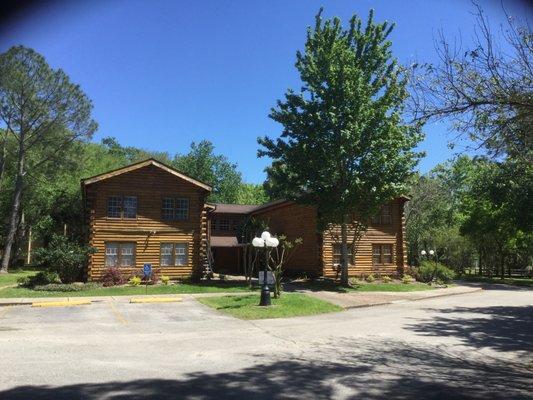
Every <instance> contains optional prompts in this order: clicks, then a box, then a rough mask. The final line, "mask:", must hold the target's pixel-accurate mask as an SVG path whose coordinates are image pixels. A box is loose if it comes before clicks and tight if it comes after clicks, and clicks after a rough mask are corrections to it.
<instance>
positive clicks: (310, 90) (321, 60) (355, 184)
mask: <svg viewBox="0 0 533 400" xmlns="http://www.w3.org/2000/svg"><path fill="white" fill-rule="evenodd" d="M321 14H322V10H320V12H319V13H318V15H317V16H316V23H315V26H314V28H313V29H312V28H309V29H308V32H307V41H306V43H305V50H304V51H303V52H298V53H297V60H296V68H297V69H298V72H299V74H300V79H301V81H302V84H303V86H302V89H301V90H300V92H295V91H293V90H288V91H287V93H286V95H285V99H284V100H283V101H278V103H277V107H276V108H275V109H272V112H271V114H270V117H271V118H272V119H273V120H274V121H276V122H279V123H280V124H281V125H283V132H282V134H281V137H279V138H278V139H276V140H273V139H270V138H268V137H264V138H261V139H259V144H260V145H261V146H262V147H263V148H262V149H260V150H259V152H258V154H259V156H268V157H271V158H272V160H273V162H272V165H271V166H270V167H269V168H268V169H267V173H268V179H269V182H270V183H271V188H273V189H274V191H275V193H274V195H277V196H276V197H286V198H289V199H292V200H295V201H297V202H300V203H304V204H312V205H315V206H317V208H318V213H319V217H320V221H321V222H322V223H321V225H322V227H324V226H325V225H326V224H329V223H334V224H340V226H341V253H342V274H341V281H342V283H343V284H345V285H347V284H348V248H347V241H348V227H349V226H350V225H351V226H353V227H354V230H355V232H356V233H355V235H354V236H355V238H356V239H355V240H354V244H357V243H356V242H357V241H358V240H359V238H360V237H361V236H362V234H363V233H364V232H365V230H366V228H367V226H368V221H369V220H370V218H371V217H372V215H374V214H375V213H376V212H377V210H378V209H379V207H380V206H381V205H382V204H383V203H385V202H386V201H389V200H391V199H392V198H394V197H395V196H398V195H399V194H401V193H405V190H406V185H405V183H406V181H407V179H408V178H409V176H410V175H411V173H412V169H413V168H414V166H415V165H416V164H417V162H418V159H419V157H420V154H419V153H416V152H414V151H413V148H414V147H415V146H416V144H417V143H418V142H419V141H420V140H421V138H422V134H421V132H420V129H421V126H420V125H418V124H416V125H408V124H405V123H404V122H403V121H402V113H403V109H404V102H405V100H406V98H407V96H408V92H407V88H406V85H407V79H406V76H405V74H404V69H403V68H401V67H400V66H399V65H398V64H397V61H396V60H395V59H394V58H393V56H392V52H391V42H390V41H389V40H388V37H389V35H390V33H391V31H392V29H393V25H391V24H389V23H387V22H384V23H374V21H373V11H370V13H369V16H368V20H367V23H366V25H365V26H363V22H362V21H361V19H360V18H359V17H357V16H356V15H354V16H353V17H352V18H351V20H350V24H349V27H348V29H343V27H342V25H341V21H340V20H339V19H338V18H334V19H332V20H327V21H325V22H323V21H322V18H321ZM354 216H355V221H354ZM354 249H355V250H356V249H357V246H354Z"/></svg>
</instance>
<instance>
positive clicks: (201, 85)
mask: <svg viewBox="0 0 533 400" xmlns="http://www.w3.org/2000/svg"><path fill="white" fill-rule="evenodd" d="M480 3H481V4H482V5H483V7H484V9H485V12H486V14H487V16H488V18H489V20H490V21H491V23H492V24H493V26H494V27H496V26H497V25H498V24H501V23H505V15H504V12H503V10H502V7H501V2H500V1H499V0H486V1H480ZM503 4H504V6H505V7H506V9H507V11H508V12H509V13H510V14H512V15H518V16H520V17H523V16H525V15H528V17H529V18H530V19H531V16H532V9H531V6H528V5H527V4H528V2H527V1H518V0H507V1H504V2H503ZM320 6H324V9H325V11H324V15H325V16H326V17H332V16H339V17H340V18H341V19H342V20H343V21H345V22H347V21H348V19H349V18H350V16H351V15H352V14H353V13H357V14H359V15H361V16H364V17H366V15H367V14H368V10H369V9H370V8H374V9H375V17H376V20H377V21H383V20H389V21H394V22H396V29H395V31H394V33H393V35H392V37H391V39H392V41H393V51H394V54H395V56H396V57H398V58H399V60H400V61H401V62H403V63H409V62H412V61H415V60H416V61H421V62H432V61H435V51H434V39H435V38H436V36H437V34H438V32H439V30H441V29H442V30H443V32H444V34H445V35H446V36H448V37H450V38H451V39H453V38H454V37H458V36H459V35H461V37H462V42H463V44H464V45H468V43H469V42H470V41H471V38H472V36H473V34H474V30H473V16H472V14H471V13H472V12H473V10H474V7H473V5H472V3H471V2H470V1H467V0H441V1H439V0H434V1H429V0H403V1H400V0H398V1H394V0H389V1H385V0H383V1H365V0H358V1H355V0H352V1H341V0H337V1H314V0H300V1H296V0H293V1H287V0H285V1H277V0H275V1H271V0H269V1H249V0H248V1H247V0H242V1H220V0H218V1H216V0H214V1H194V2H190V1H172V0H168V1H136V0H127V1H126V0H117V1H87V2H81V1H72V2H56V3H47V5H46V6H45V7H42V8H39V9H34V10H33V11H31V12H24V13H20V15H18V17H17V18H16V19H13V20H12V21H11V22H10V23H9V24H4V26H3V27H0V52H3V51H5V50H7V49H8V48H9V47H11V46H13V45H18V44H22V45H25V46H28V47H32V48H34V49H35V50H36V51H38V52H39V53H41V54H43V55H44V56H45V57H46V59H47V60H48V62H49V63H50V64H51V65H52V66H53V67H54V68H62V69H63V70H65V71H66V72H67V74H68V75H69V76H70V77H71V79H72V80H73V81H74V82H76V83H79V84H80V85H81V87H82V88H83V90H84V91H85V92H86V93H87V95H88V96H89V97H90V98H91V99H92V101H93V103H94V117H95V119H96V120H97V121H98V123H99V129H98V132H97V133H96V135H95V137H94V140H96V141H99V140H100V139H101V138H103V137H106V136H115V137H116V138H118V140H119V141H120V143H122V144H124V145H131V146H138V147H142V148H146V149H152V150H163V151H168V152H169V153H171V154H174V153H176V152H179V153H183V152H186V151H187V150H188V147H189V144H190V142H191V141H199V140H202V139H208V140H210V141H212V142H213V143H214V144H215V146H216V151H217V152H219V153H223V154H225V155H226V156H227V157H228V158H229V159H230V160H231V161H233V162H235V163H237V164H238V166H239V169H240V170H241V172H242V173H243V177H244V179H245V180H247V181H249V182H258V183H259V182H262V181H263V179H264V172H263V169H264V168H265V166H266V165H268V164H269V160H268V159H257V158H256V152H257V143H256V138H257V137H258V136H262V135H265V134H267V135H269V136H276V135H278V134H279V133H280V132H281V127H280V126H279V125H278V124H276V123H275V122H273V121H271V120H270V119H269V118H268V113H269V110H270V108H271V107H272V106H274V105H275V102H276V99H278V98H281V97H282V96H283V94H284V92H285V90H286V89H287V88H290V87H291V88H295V89H298V88H299V87H300V85H299V79H298V75H297V72H296V70H295V68H294V61H295V53H296V50H297V49H300V48H302V46H303V44H304V41H305V33H306V27H307V26H308V25H310V24H312V23H313V21H314V15H315V14H316V12H317V11H318V9H319V8H320ZM425 132H426V134H427V137H426V139H425V140H424V142H423V143H421V145H420V149H422V150H424V151H426V152H427V156H426V158H425V159H424V160H423V161H422V162H421V164H420V170H421V171H422V172H426V171H428V170H429V169H431V168H432V167H433V166H434V165H436V164H437V163H439V162H442V161H444V160H446V159H447V158H449V157H451V156H453V154H454V152H456V151H457V149H461V146H459V147H457V148H456V149H455V150H453V151H452V150H450V149H448V148H447V140H448V139H449V138H450V137H451V136H450V135H449V134H447V129H446V126H445V125H444V124H432V125H428V126H427V127H426V129H425Z"/></svg>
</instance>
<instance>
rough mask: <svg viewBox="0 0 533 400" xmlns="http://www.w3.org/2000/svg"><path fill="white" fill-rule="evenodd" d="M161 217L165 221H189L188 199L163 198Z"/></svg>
mask: <svg viewBox="0 0 533 400" xmlns="http://www.w3.org/2000/svg"><path fill="white" fill-rule="evenodd" d="M161 213H162V216H163V219H164V220H166V221H183V220H187V219H189V199H187V198H182V197H164V198H163V205H162V212H161Z"/></svg>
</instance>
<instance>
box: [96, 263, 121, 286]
mask: <svg viewBox="0 0 533 400" xmlns="http://www.w3.org/2000/svg"><path fill="white" fill-rule="evenodd" d="M100 282H101V283H102V285H103V286H115V285H123V284H124V283H125V282H126V279H125V277H124V275H123V274H122V272H121V271H120V270H119V269H118V268H116V267H111V268H107V269H106V270H105V272H104V274H103V275H102V278H100Z"/></svg>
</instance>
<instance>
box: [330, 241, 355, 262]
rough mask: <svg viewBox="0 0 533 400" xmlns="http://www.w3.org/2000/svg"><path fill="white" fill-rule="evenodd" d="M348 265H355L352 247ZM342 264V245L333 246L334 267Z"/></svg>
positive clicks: (350, 247)
mask: <svg viewBox="0 0 533 400" xmlns="http://www.w3.org/2000/svg"><path fill="white" fill-rule="evenodd" d="M348 263H349V264H353V254H352V246H351V245H348ZM341 264H342V245H341V244H340V243H335V244H333V265H334V266H335V265H341Z"/></svg>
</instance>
